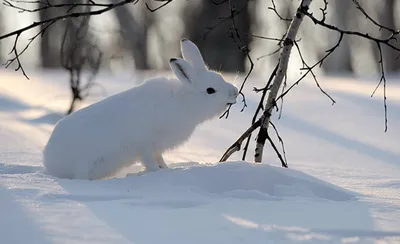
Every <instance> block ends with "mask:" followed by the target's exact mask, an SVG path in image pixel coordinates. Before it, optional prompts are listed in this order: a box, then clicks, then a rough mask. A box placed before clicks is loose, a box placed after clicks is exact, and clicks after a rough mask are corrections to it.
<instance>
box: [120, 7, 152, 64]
mask: <svg viewBox="0 0 400 244" xmlns="http://www.w3.org/2000/svg"><path fill="white" fill-rule="evenodd" d="M135 7H139V6H135ZM143 11H146V12H147V10H146V9H143ZM115 15H116V17H117V19H118V22H119V25H120V28H121V30H122V37H123V39H124V40H126V41H127V42H128V43H127V46H128V47H127V48H128V49H129V50H130V52H131V54H132V57H133V59H134V60H135V67H136V69H140V70H143V69H148V68H149V65H148V62H147V23H146V21H145V17H144V18H142V21H140V20H137V19H135V18H134V16H133V15H132V11H130V9H129V5H128V4H126V5H123V6H121V7H118V8H116V9H115ZM141 22H142V23H141Z"/></svg>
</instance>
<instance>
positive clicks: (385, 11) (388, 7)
mask: <svg viewBox="0 0 400 244" xmlns="http://www.w3.org/2000/svg"><path fill="white" fill-rule="evenodd" d="M395 2H396V1H395V0H385V1H382V6H383V8H382V10H381V12H380V13H379V15H378V22H379V23H381V24H382V25H384V26H387V27H389V28H392V29H395V30H396V23H395V18H394V14H395ZM390 34H391V33H390V32H388V31H386V30H381V38H387V37H388V36H390ZM392 43H393V44H394V45H395V46H397V47H400V45H398V42H397V43H396V41H393V42H392ZM373 48H376V45H373ZM382 54H383V62H384V65H385V71H388V72H393V71H396V70H400V61H399V59H398V58H397V57H398V56H399V55H398V53H397V52H395V51H393V50H392V49H391V48H388V47H386V46H383V47H382ZM376 56H377V61H379V55H378V54H377V55H376Z"/></svg>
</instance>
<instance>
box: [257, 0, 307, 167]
mask: <svg viewBox="0 0 400 244" xmlns="http://www.w3.org/2000/svg"><path fill="white" fill-rule="evenodd" d="M311 2H312V0H302V1H301V3H300V6H299V7H298V9H297V11H296V14H295V16H294V17H293V20H292V22H291V23H290V27H289V29H288V32H287V34H286V36H285V40H284V42H283V49H282V51H281V53H280V55H279V67H278V72H277V73H276V76H275V78H274V80H273V82H272V85H271V88H270V92H269V95H268V98H267V102H266V105H265V110H264V112H263V115H262V123H261V126H260V130H259V132H258V136H257V143H256V150H255V155H254V161H255V162H257V163H259V162H261V161H262V157H263V149H264V145H265V141H266V139H267V137H268V127H269V123H270V121H271V115H272V110H273V108H274V107H275V105H276V98H277V95H278V91H279V88H280V87H281V85H282V81H283V79H284V77H285V75H286V72H287V67H288V63H289V58H290V53H291V51H292V47H293V45H294V44H293V41H294V40H295V38H296V35H297V32H298V30H299V27H300V25H301V22H302V21H303V19H304V13H303V11H307V10H308V8H309V6H310V4H311Z"/></svg>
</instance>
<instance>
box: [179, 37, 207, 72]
mask: <svg viewBox="0 0 400 244" xmlns="http://www.w3.org/2000/svg"><path fill="white" fill-rule="evenodd" d="M181 53H182V56H183V58H184V59H185V60H187V61H188V62H189V63H191V64H192V65H193V67H194V68H195V69H197V70H207V67H206V64H205V63H204V60H203V57H202V56H201V53H200V50H199V48H198V47H197V46H196V44H194V43H193V42H191V41H190V40H188V39H186V38H184V39H182V40H181Z"/></svg>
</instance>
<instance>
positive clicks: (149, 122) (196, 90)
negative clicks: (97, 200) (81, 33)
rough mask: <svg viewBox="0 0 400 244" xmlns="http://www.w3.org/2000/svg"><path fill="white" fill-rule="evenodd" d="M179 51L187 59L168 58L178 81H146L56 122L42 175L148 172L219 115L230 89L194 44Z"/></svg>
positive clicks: (233, 93) (233, 92)
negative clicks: (135, 168)
mask: <svg viewBox="0 0 400 244" xmlns="http://www.w3.org/2000/svg"><path fill="white" fill-rule="evenodd" d="M181 51H182V55H183V57H184V59H186V60H187V61H186V60H184V59H179V58H173V59H171V60H170V66H171V69H172V71H173V72H174V73H175V75H176V77H177V78H178V79H168V78H164V77H162V78H154V79H151V80H147V81H145V82H143V83H142V84H140V85H139V86H136V87H133V88H131V89H129V90H126V91H124V92H121V93H118V94H116V95H113V96H110V97H108V98H106V99H104V100H102V101H100V102H97V103H94V104H92V105H90V106H88V107H86V108H83V109H81V110H78V111H76V112H74V113H72V114H71V115H69V116H66V117H65V118H63V119H62V120H60V121H59V122H58V123H57V124H56V126H55V128H54V131H53V132H52V134H51V136H50V139H49V141H48V143H47V145H46V146H45V148H44V151H43V162H44V166H45V168H46V171H47V172H48V173H49V174H51V175H54V176H56V177H61V178H71V179H72V178H78V179H102V178H106V177H110V176H113V175H115V174H116V173H117V172H118V171H119V170H121V169H122V168H125V167H128V166H130V165H132V164H133V163H135V162H141V163H142V164H143V165H144V167H145V168H146V170H147V171H154V170H158V169H159V168H166V167H167V165H166V164H165V162H164V160H163V157H162V154H163V153H164V152H165V151H167V150H170V149H173V148H175V147H177V146H179V145H180V144H182V143H183V142H185V141H186V140H188V139H189V137H190V136H191V134H192V133H193V131H194V129H195V128H196V126H197V125H199V124H201V123H202V122H204V121H206V120H208V119H211V118H213V117H216V116H218V115H220V114H221V112H223V111H224V110H225V109H226V108H227V105H228V104H231V103H235V102H236V97H237V95H238V90H237V88H236V87H235V86H234V85H232V84H230V83H228V82H226V81H225V80H224V79H223V78H222V76H221V75H220V74H218V73H216V72H213V71H209V70H208V69H207V67H206V66H205V64H204V61H203V58H202V56H201V54H200V51H199V50H198V48H197V47H196V46H195V45H194V43H192V42H191V41H189V40H187V39H183V40H182V41H181ZM188 61H189V62H188ZM208 88H212V89H214V90H215V93H212V91H211V93H212V94H209V93H210V90H209V92H207V89H208Z"/></svg>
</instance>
